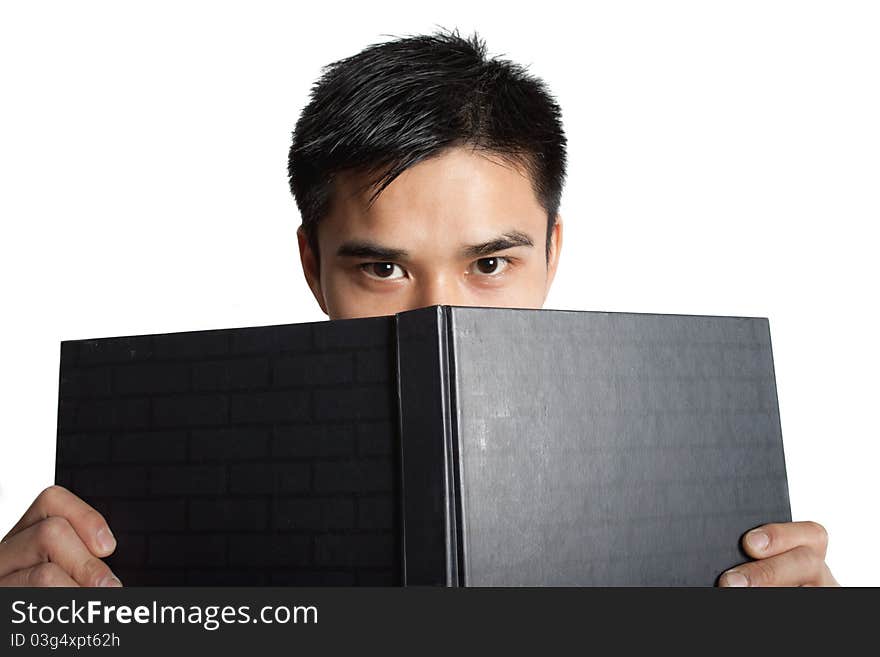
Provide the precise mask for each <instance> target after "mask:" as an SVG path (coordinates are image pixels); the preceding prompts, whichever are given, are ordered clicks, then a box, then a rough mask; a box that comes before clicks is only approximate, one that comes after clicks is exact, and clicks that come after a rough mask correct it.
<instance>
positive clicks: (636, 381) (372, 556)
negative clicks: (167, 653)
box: [56, 306, 791, 586]
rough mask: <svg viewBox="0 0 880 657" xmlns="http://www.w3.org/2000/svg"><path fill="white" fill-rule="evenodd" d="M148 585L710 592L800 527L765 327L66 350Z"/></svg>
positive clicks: (88, 469)
mask: <svg viewBox="0 0 880 657" xmlns="http://www.w3.org/2000/svg"><path fill="white" fill-rule="evenodd" d="M60 374H61V381H60V393H59V414H58V456H57V466H56V482H57V483H60V484H62V485H65V486H67V487H69V488H71V489H72V490H73V491H74V492H76V493H77V494H78V495H80V496H81V497H83V498H84V499H85V500H86V501H87V502H89V503H91V504H92V505H93V506H95V507H96V508H97V509H99V510H100V511H101V512H102V513H104V514H105V515H106V517H107V518H108V520H109V522H110V525H111V528H112V529H113V531H114V533H115V534H116V536H117V539H118V541H119V547H118V549H117V551H116V553H115V554H114V555H113V556H112V557H110V558H109V559H108V562H109V563H110V565H111V567H112V568H113V569H114V570H115V571H116V572H117V573H118V574H119V576H120V577H121V578H122V580H123V582H124V583H125V584H127V585H132V584H134V585H174V584H199V585H206V584H224V585H234V584H249V585H262V584H267V585H272V584H275V585H277V584H280V585H285V584H302V585H324V584H345V585H351V584H354V585H370V584H400V583H407V584H433V585H437V584H440V585H452V586H457V585H531V584H542V585H551V584H556V585H572V584H583V585H670V584H671V585H711V584H712V583H714V581H715V578H716V577H717V576H718V575H719V574H720V573H721V572H722V571H723V570H724V569H726V568H728V567H729V566H731V565H733V564H735V563H738V562H740V561H743V560H745V556H744V555H743V554H742V552H741V551H740V549H739V538H740V536H741V535H742V533H743V532H745V531H746V530H748V529H749V528H750V527H752V526H755V525H757V524H761V523H764V522H771V521H786V520H790V517H791V516H790V510H789V504H788V489H787V483H786V476H785V463H784V457H783V451H782V437H781V431H780V424H779V416H778V405H777V400H776V389H775V379H774V373H773V362H772V354H771V350H770V336H769V327H768V323H767V320H766V319H763V318H739V317H700V316H678V315H645V314H627V313H598V312H571V311H537V310H514V309H498V308H464V307H448V306H439V307H438V306H433V307H430V308H426V309H420V310H416V311H410V312H406V313H400V314H399V315H397V316H396V317H378V318H367V319H356V320H345V321H335V322H320V323H313V324H289V325H278V326H268V327H255V328H241V329H224V330H217V331H197V332H188V333H170V334H161V335H146V336H128V337H117V338H102V339H95V340H77V341H66V342H62V343H61V372H60Z"/></svg>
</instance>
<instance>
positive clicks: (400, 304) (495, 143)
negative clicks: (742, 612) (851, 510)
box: [0, 32, 837, 586]
mask: <svg viewBox="0 0 880 657" xmlns="http://www.w3.org/2000/svg"><path fill="white" fill-rule="evenodd" d="M565 146H566V140H565V136H564V133H563V130H562V124H561V117H560V111H559V107H558V106H557V105H556V103H555V102H554V100H553V99H552V97H551V96H550V94H549V93H548V92H547V90H546V89H545V87H544V85H543V83H542V82H541V81H540V80H538V79H536V78H534V77H533V76H530V75H528V74H527V73H526V72H525V71H524V70H523V69H522V68H521V67H519V66H517V65H516V64H513V63H511V62H507V61H504V60H498V59H488V58H487V57H486V52H485V44H483V43H482V42H481V41H480V40H479V38H478V37H477V36H476V35H474V36H473V37H471V38H470V39H463V38H461V37H460V36H459V35H458V34H457V33H454V32H453V33H438V34H435V35H431V36H418V37H411V38H405V39H399V40H396V41H391V42H387V43H383V44H377V45H374V46H370V47H368V48H366V49H365V50H363V51H362V52H360V53H358V54H357V55H354V56H353V57H349V58H347V59H343V60H341V61H339V62H336V63H334V64H332V65H331V66H330V67H328V68H327V69H326V70H325V72H324V75H323V76H322V77H321V79H320V80H319V81H318V83H317V84H316V85H315V87H314V88H313V90H312V96H311V100H310V102H309V104H308V106H307V107H306V108H305V109H304V110H303V113H302V116H301V117H300V119H299V121H298V122H297V125H296V128H295V130H294V139H293V145H292V147H291V150H290V160H289V173H290V182H291V190H292V191H293V194H294V196H295V198H296V202H297V205H298V207H299V210H300V213H301V215H302V225H301V226H300V228H299V230H298V232H297V235H298V241H299V250H300V257H301V261H302V267H303V272H304V274H305V277H306V280H307V282H308V285H309V287H310V288H311V290H312V292H313V294H314V296H315V299H316V300H317V302H318V304H319V305H320V306H321V309H322V310H323V311H324V312H325V313H326V314H327V315H328V316H329V318H330V319H343V318H353V317H362V316H369V315H386V314H393V313H397V312H401V311H404V310H408V309H412V308H418V307H422V306H428V305H434V304H448V305H460V306H495V307H521V308H541V307H542V305H543V303H544V300H545V299H546V296H547V292H548V291H549V289H550V285H551V284H552V282H553V278H554V276H555V273H556V268H557V264H558V262H559V254H560V251H561V249H562V225H563V224H562V219H561V217H560V216H559V201H560V196H561V192H562V186H563V181H564V178H565V157H566V155H565ZM693 540H694V541H699V540H700V536H698V535H695V536H694V537H693ZM826 546H827V536H826V533H825V530H824V529H823V528H822V526H821V525H818V524H816V523H812V522H792V523H776V524H770V525H765V526H763V527H760V528H758V529H755V530H752V531H751V532H749V533H748V534H746V536H745V537H744V538H743V547H744V549H745V551H746V552H747V553H748V554H749V555H750V556H751V557H753V558H754V559H755V561H752V562H749V563H746V564H742V565H740V566H737V567H736V568H734V569H732V570H730V571H728V572H727V573H724V574H723V575H722V576H721V577H720V580H719V583H720V584H721V585H722V586H748V585H751V586H768V585H782V586H795V585H836V584H837V582H836V581H835V580H834V577H833V576H832V575H831V572H830V571H829V569H828V567H827V565H826V564H825V562H824V559H825V551H826ZM114 549H115V540H114V539H113V537H112V534H111V532H110V529H109V527H108V526H107V523H106V522H105V520H104V518H103V517H102V516H101V515H100V514H99V513H98V512H97V511H95V510H94V509H92V508H91V507H89V506H88V505H87V504H86V503H85V502H84V501H82V500H81V499H79V498H78V497H76V496H75V495H74V494H73V493H71V492H70V491H67V490H66V489H64V488H61V487H58V486H52V487H50V488H47V489H46V490H45V491H43V492H42V493H41V494H40V495H39V497H37V499H36V501H35V502H34V503H33V504H32V505H31V507H30V508H29V509H28V510H27V512H26V513H25V514H24V516H23V517H22V519H21V520H20V521H19V522H18V523H17V524H16V525H15V527H13V528H12V530H11V531H10V532H9V534H8V535H7V536H6V538H5V539H4V541H3V543H2V544H0V584H4V585H18V586H40V585H68V586H76V585H84V586H99V585H104V586H119V585H121V583H120V582H119V580H118V579H116V578H115V576H114V575H113V574H112V572H110V569H109V568H108V567H107V565H106V564H105V563H104V562H103V561H101V559H100V557H105V556H107V555H109V554H111V553H112V552H113V550H114Z"/></svg>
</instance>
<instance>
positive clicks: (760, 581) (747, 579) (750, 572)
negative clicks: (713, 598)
mask: <svg viewBox="0 0 880 657" xmlns="http://www.w3.org/2000/svg"><path fill="white" fill-rule="evenodd" d="M824 567H825V561H824V560H823V559H822V557H820V556H819V555H818V554H816V553H815V552H814V551H813V550H811V549H810V548H808V547H805V546H803V545H801V546H799V547H796V548H794V549H793V550H789V551H788V552H784V553H782V554H778V555H776V556H775V557H768V558H767V559H759V560H758V561H750V562H748V563H743V564H740V565H738V566H736V567H735V568H731V569H730V570H728V571H727V572H725V573H724V574H723V575H721V577H720V578H719V580H718V586H818V585H820V584H821V581H822V572H823V571H822V569H823V568H824Z"/></svg>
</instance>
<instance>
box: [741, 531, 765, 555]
mask: <svg viewBox="0 0 880 657" xmlns="http://www.w3.org/2000/svg"><path fill="white" fill-rule="evenodd" d="M746 542H748V544H749V547H751V548H753V549H755V550H766V549H767V546H768V545H770V537H769V536H767V534H765V533H764V532H762V531H761V530H759V529H756V530H754V531H750V532H749V533H748V534H747V535H746Z"/></svg>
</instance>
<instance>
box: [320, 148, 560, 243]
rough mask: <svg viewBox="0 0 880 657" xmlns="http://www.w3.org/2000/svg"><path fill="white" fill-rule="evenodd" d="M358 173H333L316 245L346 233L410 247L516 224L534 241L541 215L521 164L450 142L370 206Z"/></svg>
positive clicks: (477, 237) (485, 234) (489, 234)
mask: <svg viewBox="0 0 880 657" xmlns="http://www.w3.org/2000/svg"><path fill="white" fill-rule="evenodd" d="M367 183H368V179H367V178H366V176H364V175H363V174H355V173H350V172H346V173H344V174H341V175H340V176H339V177H337V179H336V181H335V184H334V190H333V203H332V208H331V211H330V212H329V214H328V215H327V216H326V217H325V218H324V219H323V220H322V221H321V223H320V225H319V228H318V232H319V244H320V245H321V250H322V252H323V251H324V250H325V245H326V247H327V250H328V251H329V250H331V249H332V248H334V245H336V244H339V243H341V242H343V241H346V240H349V239H353V238H356V239H369V240H373V241H377V242H380V243H383V244H386V245H388V246H396V247H400V248H406V249H412V250H416V249H419V248H423V247H431V248H433V249H434V250H435V251H436V250H437V249H438V248H439V247H441V246H448V247H449V248H457V247H458V246H459V245H461V244H465V243H478V242H480V241H483V240H487V239H492V238H494V237H496V236H497V235H498V234H500V233H505V232H509V231H511V230H519V231H522V232H525V233H527V234H529V235H530V236H531V237H532V239H533V240H534V241H535V243H539V242H540V240H541V236H542V234H543V231H544V230H546V222H547V216H546V213H545V211H544V209H543V208H542V207H541V205H540V204H539V203H538V200H537V198H536V197H535V194H534V191H533V186H532V180H531V178H530V177H529V174H528V172H527V171H525V170H524V169H523V168H522V167H521V166H517V165H515V164H513V163H511V162H509V161H507V160H505V159H502V158H501V157H499V156H498V155H496V154H493V153H489V152H487V151H484V150H475V149H472V148H470V147H455V148H451V149H448V150H446V151H443V152H442V153H440V154H439V155H436V156H433V157H431V158H429V159H426V160H424V161H422V162H419V163H418V164H416V165H414V166H412V167H410V168H409V169H407V170H406V171H404V172H403V173H401V174H400V175H399V176H398V177H397V178H395V180H394V181H393V182H392V183H391V184H390V185H389V186H388V187H386V188H385V190H384V191H383V192H382V193H381V194H380V195H379V196H378V197H377V198H376V200H375V202H374V203H373V204H372V205H371V206H370V205H369V198H370V195H371V193H372V191H373V189H372V188H369V187H367Z"/></svg>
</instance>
